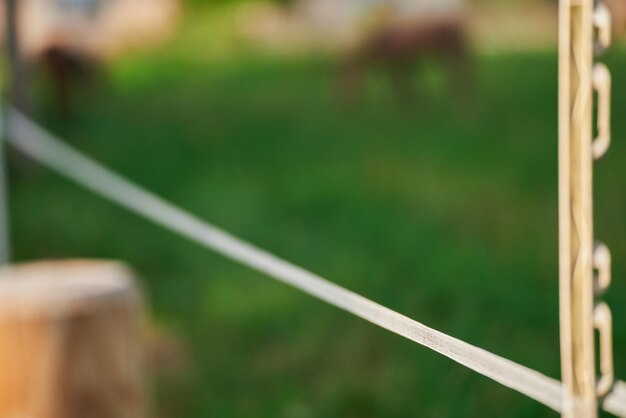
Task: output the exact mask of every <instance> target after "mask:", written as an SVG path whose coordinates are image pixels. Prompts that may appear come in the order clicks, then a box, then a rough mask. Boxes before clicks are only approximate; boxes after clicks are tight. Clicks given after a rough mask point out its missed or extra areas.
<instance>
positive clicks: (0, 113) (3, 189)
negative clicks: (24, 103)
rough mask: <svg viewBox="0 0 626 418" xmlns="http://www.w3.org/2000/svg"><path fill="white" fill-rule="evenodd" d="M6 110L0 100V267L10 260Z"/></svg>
mask: <svg viewBox="0 0 626 418" xmlns="http://www.w3.org/2000/svg"><path fill="white" fill-rule="evenodd" d="M6 126H7V124H6V109H5V106H4V103H2V99H1V98H0V266H2V265H4V264H7V263H8V262H9V260H10V259H11V245H10V242H11V231H10V222H9V190H8V188H9V184H8V179H7V174H8V167H7V159H6V155H5V145H6V135H7V129H6Z"/></svg>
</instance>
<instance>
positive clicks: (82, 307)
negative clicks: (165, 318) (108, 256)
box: [0, 261, 144, 418]
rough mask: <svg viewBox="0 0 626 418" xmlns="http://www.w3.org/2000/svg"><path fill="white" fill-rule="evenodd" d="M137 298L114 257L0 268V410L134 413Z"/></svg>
mask: <svg viewBox="0 0 626 418" xmlns="http://www.w3.org/2000/svg"><path fill="white" fill-rule="evenodd" d="M141 305H142V303H141V297H140V294H139V292H138V290H137V288H136V287H135V285H134V282H133V279H132V276H131V274H130V273H129V270H127V269H126V268H125V267H124V266H123V265H122V264H118V263H114V262H102V261H59V262H39V263H32V264H26V265H21V266H16V267H9V268H5V269H2V270H0V417H1V418H141V417H142V416H143V414H144V397H143V395H144V394H143V384H144V382H143V377H142V373H141V369H142V359H141V341H140V340H141V335H140V321H141V316H142V307H141Z"/></svg>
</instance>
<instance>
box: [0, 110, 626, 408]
mask: <svg viewBox="0 0 626 418" xmlns="http://www.w3.org/2000/svg"><path fill="white" fill-rule="evenodd" d="M7 123H8V132H9V135H8V141H9V142H10V143H11V144H12V145H13V146H14V147H16V148H17V149H18V150H20V151H22V152H23V153H25V154H27V155H29V156H30V157H32V158H34V159H35V160H37V161H39V162H40V163H42V164H44V165H46V166H48V167H49V168H51V169H53V170H54V171H56V172H58V173H60V174H62V175H63V176H65V177H67V178H68V179H70V180H73V181H75V182H76V183H79V184H81V185H82V186H84V187H85V188H87V189H89V190H91V191H92V192H94V193H96V194H99V195H101V196H103V197H105V198H107V199H109V200H111V201H113V202H115V203H117V204H118V205H120V206H122V207H124V208H126V209H128V210H130V211H131V212H134V213H136V214H138V215H140V216H142V217H144V218H147V219H149V220H151V221H153V222H154V223H156V224H158V225H160V226H162V227H164V228H166V229H169V230H171V231H173V232H176V233H178V234H179V235H182V236H183V237H185V238H187V239H189V240H191V241H194V242H196V243H198V244H200V245H202V246H204V247H206V248H208V249H211V250H213V251H216V252H218V253H220V254H222V255H223V256H225V257H227V258H230V259H232V260H235V261H237V262H239V263H241V264H243V265H246V266H248V267H250V268H252V269H254V270H257V271H259V272H262V273H265V274H266V275H268V276H270V277H271V278H274V279H276V280H278V281H281V282H283V283H285V284H288V285H290V286H292V287H294V288H296V289H299V290H301V291H303V292H305V293H307V294H309V295H311V296H314V297H316V298H318V299H321V300H322V301H325V302H327V303H328V304H330V305H333V306H336V307H338V308H340V309H342V310H345V311H347V312H350V313H352V314H354V315H355V316H358V317H360V318H362V319H365V320H367V321H369V322H371V323H373V324H376V325H378V326H380V327H382V328H384V329H387V330H389V331H391V332H393V333H395V334H398V335H400V336H402V337H405V338H407V339H409V340H412V341H414V342H416V343H418V344H420V345H423V346H425V347H428V348H430V349H431V350H434V351H436V352H438V353H440V354H442V355H444V356H446V357H448V358H450V359H452V360H454V361H455V362H457V363H459V364H461V365H463V366H466V367H468V368H470V369H472V370H474V371H476V372H477V373H480V374H482V375H484V376H486V377H489V378H491V379H493V380H495V381H496V382H498V383H500V384H502V385H504V386H507V387H509V388H511V389H514V390H516V391H518V392H520V393H522V394H524V395H526V396H528V397H530V398H532V399H535V400H536V401H538V402H540V403H542V404H544V405H546V406H548V407H550V408H552V409H553V410H555V411H557V412H561V410H562V408H563V400H562V395H563V394H562V386H561V383H560V382H559V381H558V380H555V379H553V378H550V377H547V376H545V375H543V374H541V373H539V372H537V371H535V370H532V369H529V368H527V367H525V366H522V365H520V364H517V363H514V362H512V361H510V360H508V359H505V358H503V357H500V356H498V355H495V354H492V353H490V352H488V351H486V350H483V349H481V348H478V347H475V346H473V345H471V344H468V343H466V342H464V341H461V340H459V339H456V338H454V337H451V336H449V335H446V334H444V333H442V332H440V331H437V330H435V329H432V328H430V327H428V326H426V325H424V324H421V323H419V322H417V321H415V320H412V319H410V318H408V317H406V316H404V315H402V314H400V313H398V312H395V311H393V310H391V309H389V308H386V307H384V306H381V305H379V304H377V303H375V302H373V301H371V300H369V299H367V298H365V297H363V296H361V295H358V294H356V293H354V292H352V291H350V290H347V289H345V288H343V287H341V286H338V285H336V284H334V283H332V282H330V281H328V280H326V279H324V278H322V277H320V276H318V275H315V274H314V273H311V272H309V271H307V270H304V269H303V268H301V267H298V266H296V265H294V264H292V263H290V262H288V261H285V260H282V259H280V258H278V257H277V256H275V255H273V254H270V253H268V252H266V251H265V250H262V249H260V248H257V247H255V246H253V245H251V244H249V243H247V242H245V241H243V240H241V239H239V238H237V237H235V236H233V235H231V234H229V233H227V232H225V231H223V230H221V229H220V228H218V227H216V226H213V225H211V224H209V223H206V222H204V221H202V220H200V219H199V218H197V217H195V216H193V215H191V214H189V213H188V212H186V211H184V210H182V209H180V208H178V207H176V206H174V205H172V204H171V203H169V202H167V201H165V200H164V199H162V198H160V197H158V196H156V195H155V194H153V193H151V192H149V191H146V190H145V189H143V188H141V187H139V186H137V185H135V184H133V183H132V182H130V181H128V180H126V179H124V178H123V177H121V176H120V175H118V174H116V173H115V172H113V171H111V170H110V169H108V168H106V167H104V166H103V165H101V164H100V163H98V162H96V161H94V160H92V159H91V158H89V157H87V156H86V155H84V154H82V153H80V152H79V151H77V150H75V149H74V148H72V147H70V146H69V145H67V144H65V143H64V142H63V141H61V140H60V139H58V138H56V137H55V136H53V135H52V134H50V133H48V132H47V131H45V130H44V129H42V128H41V127H39V126H38V125H37V124H36V123H35V122H33V121H31V120H30V119H28V118H27V117H26V116H24V115H23V114H21V113H20V112H18V111H17V110H13V109H11V110H10V111H9V112H8V120H7ZM603 407H604V409H605V410H606V411H608V412H611V413H613V414H616V415H618V416H621V417H625V418H626V383H624V382H618V383H617V384H616V385H615V390H614V391H613V392H612V393H611V394H609V396H608V397H607V398H606V400H605V402H604V405H603Z"/></svg>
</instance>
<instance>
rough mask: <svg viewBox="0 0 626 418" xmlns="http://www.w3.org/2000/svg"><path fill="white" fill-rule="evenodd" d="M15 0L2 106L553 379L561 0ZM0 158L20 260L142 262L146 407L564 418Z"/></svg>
mask: <svg viewBox="0 0 626 418" xmlns="http://www.w3.org/2000/svg"><path fill="white" fill-rule="evenodd" d="M18 5H19V10H18V23H19V30H18V33H19V41H20V45H19V46H20V53H19V67H20V73H19V75H20V76H19V77H18V80H17V81H16V83H15V84H14V86H13V87H14V91H13V95H14V100H16V101H17V102H18V104H19V105H20V106H21V107H22V108H23V109H25V110H27V111H28V112H29V113H30V114H31V115H33V116H34V117H36V118H37V119H38V120H40V121H42V123H43V124H44V125H45V126H47V127H49V128H50V129H51V130H52V131H53V132H55V133H57V134H59V135H60V136H62V137H63V138H66V139H67V140H68V141H69V142H70V143H71V144H72V145H74V146H76V147H77V148H79V149H81V150H83V151H84V152H86V153H87V154H89V155H90V156H92V157H94V158H96V159H97V160H99V161H102V162H103V163H105V164H106V165H108V166H110V167H112V168H113V169H115V170H117V171H119V172H120V173H122V174H123V175H125V176H127V177H129V178H131V179H133V180H135V181H137V182H138V183H139V184H141V185H144V186H146V187H147V188H149V189H151V190H153V191H155V192H157V193H158V194H160V195H161V196H163V197H165V198H167V199H170V200H171V201H173V202H175V203H177V204H179V205H180V206H182V207H184V208H187V209H189V210H190V211H191V212H192V213H195V214H197V215H199V216H200V217H201V218H204V219H207V220H209V221H211V222H213V223H215V224H217V225H219V226H221V227H223V228H225V229H227V230H228V231H230V232H232V233H234V234H236V235H238V236H240V237H242V238H244V239H246V240H249V241H251V242H253V243H255V244H257V245H259V246H261V247H263V248H266V249H268V250H269V251H271V252H274V253H276V254H278V255H279V256H281V257H284V258H286V259H288V260H290V261H293V262H295V263H297V264H299V265H302V266H303V267H305V268H307V269H310V270H312V271H314V272H316V273H318V274H320V275H322V276H324V277H328V278H330V279H331V280H333V281H335V282H337V283H338V284H340V285H342V286H346V287H348V288H350V289H352V290H354V291H356V292H358V293H361V294H363V295H365V296H366V297H369V298H371V299H373V300H375V301H377V302H379V303H381V304H383V305H385V306H388V307H390V308H392V309H394V310H397V311H399V312H401V313H403V314H406V315H407V316H409V317H411V318H415V319H417V320H418V321H421V322H423V323H425V324H427V325H429V326H432V327H434V328H437V329H440V330H442V331H444V332H446V333H449V334H452V335H454V336H456V337H459V338H461V339H464V340H466V341H468V342H470V343H472V344H476V345H478V346H481V347H483V348H485V349H487V350H490V351H492V352H495V353H497V354H500V355H502V356H504V357H507V358H510V359H512V360H514V361H516V362H520V363H522V364H524V365H527V366H529V367H531V368H535V369H538V370H539V371H541V372H544V373H546V374H548V375H550V376H553V377H558V376H559V369H560V365H559V326H558V296H557V292H558V278H557V275H558V265H557V255H558V254H557V252H558V246H557V232H558V227H557V17H558V16H557V7H558V5H557V2H556V0H506V1H505V0H275V1H269V0H268V1H256V0H19V4H18ZM610 6H611V8H612V9H613V12H614V15H615V19H614V26H615V35H616V38H617V40H618V41H617V42H616V45H615V46H614V47H613V48H612V49H611V50H610V51H608V52H607V54H606V55H605V56H603V58H602V59H603V60H604V61H606V62H607V63H608V65H609V67H610V69H611V71H612V74H613V78H614V87H613V92H614V93H613V94H614V99H613V115H614V116H613V129H614V138H615V141H614V144H613V146H612V149H611V150H610V152H609V153H608V155H607V157H605V158H604V159H603V160H602V161H600V162H599V163H598V164H597V165H596V169H595V205H596V206H595V208H596V209H595V218H596V231H597V232H596V235H597V236H598V237H600V238H601V239H602V240H603V241H605V242H606V243H607V244H608V245H609V247H610V248H611V249H612V252H613V255H614V277H615V278H616V280H615V283H614V285H613V286H612V288H611V291H610V292H609V294H608V295H607V300H608V302H609V304H610V305H611V307H612V310H613V316H614V318H615V325H614V328H615V331H614V332H615V361H616V368H617V375H618V376H622V377H624V376H626V364H625V363H624V361H623V359H624V356H623V355H621V354H623V353H626V321H625V319H626V304H625V303H623V301H624V298H625V297H626V281H624V280H623V277H624V275H625V273H626V239H625V238H624V237H625V236H626V217H625V216H624V213H626V192H625V186H626V164H624V163H623V162H624V161H626V145H625V142H624V141H623V140H622V138H626V119H624V118H623V114H624V112H625V111H626V95H625V94H624V93H626V79H625V78H624V74H626V54H625V52H626V50H625V49H624V47H623V46H622V42H621V39H622V37H621V34H622V32H623V31H624V29H626V2H624V0H612V1H611V2H610ZM2 21H3V22H4V19H2ZM3 33H4V28H3ZM6 74H7V69H6V68H5V69H4V70H3V75H4V77H3V78H5V79H6ZM9 157H10V203H11V224H12V229H13V240H14V246H15V248H14V252H15V257H16V258H17V259H18V260H31V259H41V258H65V257H77V256H80V257H101V258H113V259H121V260H125V261H127V262H129V263H130V264H131V265H132V266H134V268H135V269H136V271H137V272H138V273H139V274H140V276H141V277H142V279H143V284H144V287H145V289H146V291H147V292H148V293H149V297H150V301H151V312H152V320H151V325H150V330H149V336H148V337H147V338H148V340H149V341H148V345H149V349H148V351H149V353H148V354H149V356H148V357H149V361H150V370H151V391H152V395H153V401H152V410H153V416H154V417H159V418H169V417H172V418H174V417H268V418H313V417H343V418H352V417H354V418H368V417H372V418H374V417H385V418H387V417H389V418H391V417H499V416H507V417H556V416H557V414H556V413H554V412H552V411H550V410H548V408H546V407H544V406H541V405H539V404H537V403H536V402H534V401H532V400H529V399H527V398H525V397H524V396H522V395H519V394H517V393H515V392H513V391H510V390H508V389H505V388H503V387H501V386H499V385H498V384H496V383H493V382H491V381H489V380H488V379H486V378H483V377H481V376H479V375H477V374H475V373H473V372H471V371H468V370H466V369H464V368H462V367H460V366H458V365H456V364H454V363H452V362H450V361H449V360H447V359H445V358H443V357H441V356H439V355H437V354H434V353H432V352H431V351H429V350H427V349H424V348H421V347H419V346H417V345H415V344H414V343H412V342H409V341H405V340H403V339H401V338H399V337H397V336H394V335H392V334H390V333H389V332H387V331H384V330H381V329H378V328H376V327H374V326H372V325H370V324H368V323H365V322H363V321H362V320H359V319H356V318H354V317H352V316H350V315H348V314H346V313H344V312H341V311H338V310H337V309H335V308H333V307H329V306H327V305H325V304H324V303H322V302H319V301H317V300H315V299H312V298H310V297H309V296H306V295H303V294H301V293H299V292H298V291H296V290H293V289H291V288H288V287H286V286H284V285H282V284H279V283H276V282H274V281H273V280H268V279H267V278H265V277H263V276H262V275H260V274H257V273H255V272H252V271H250V270H248V269H247V268H244V267H241V266H239V265H237V264H235V263H233V262H231V261H227V260H225V259H223V258H222V257H220V256H217V255H214V254H212V253H208V252H207V251H205V250H204V249H201V248H199V247H197V246H196V245H194V244H191V243H189V242H187V241H185V240H183V239H181V238H178V237H176V236H173V235H172V234H170V233H169V232H166V231H164V230H162V229H160V228H159V227H156V226H154V225H152V224H150V223H148V222H146V221H144V220H141V219H139V218H137V217H136V216H134V215H131V214H128V213H126V212H125V211H124V210H122V209H120V208H118V207H116V206H114V205H113V204H111V203H109V202H106V201H103V200H102V199H100V198H99V197H96V196H94V195H92V194H90V193H88V192H86V191H84V190H82V189H80V188H79V187H78V186H76V185H74V184H71V183H68V182H67V181H65V180H64V179H62V178H60V177H58V176H57V175H56V174H53V173H51V172H50V171H48V170H47V169H45V168H42V167H40V166H37V165H36V164H35V163H33V162H30V161H28V160H27V159H26V158H25V157H22V156H20V155H18V154H16V153H10V155H9Z"/></svg>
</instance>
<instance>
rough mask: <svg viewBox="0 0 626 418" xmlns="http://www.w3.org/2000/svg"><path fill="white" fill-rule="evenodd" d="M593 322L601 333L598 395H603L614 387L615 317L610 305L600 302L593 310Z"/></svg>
mask: <svg viewBox="0 0 626 418" xmlns="http://www.w3.org/2000/svg"><path fill="white" fill-rule="evenodd" d="M593 323H594V326H595V328H596V329H597V330H598V333H599V335H600V345H599V347H600V378H599V379H598V381H597V383H596V395H597V396H598V397H603V396H605V395H607V394H608V393H609V392H610V391H611V389H612V388H613V383H614V380H615V376H614V369H613V319H612V316H611V310H610V309H609V306H608V305H607V304H606V303H604V302H600V303H598V304H597V305H596V307H595V309H594V311H593Z"/></svg>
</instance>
